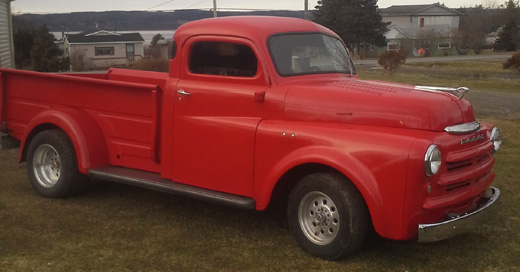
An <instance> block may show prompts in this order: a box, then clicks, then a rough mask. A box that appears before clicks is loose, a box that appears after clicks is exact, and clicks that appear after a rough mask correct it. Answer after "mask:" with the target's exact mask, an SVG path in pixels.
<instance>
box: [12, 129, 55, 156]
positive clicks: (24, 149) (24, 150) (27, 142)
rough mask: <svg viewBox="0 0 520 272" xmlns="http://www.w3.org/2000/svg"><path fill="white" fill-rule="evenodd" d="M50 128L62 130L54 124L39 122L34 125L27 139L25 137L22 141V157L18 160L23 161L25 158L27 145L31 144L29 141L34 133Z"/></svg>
mask: <svg viewBox="0 0 520 272" xmlns="http://www.w3.org/2000/svg"><path fill="white" fill-rule="evenodd" d="M51 129H59V130H62V129H61V128H60V127H58V126H56V125H54V124H49V123H47V124H41V125H38V126H37V127H35V128H34V129H33V130H32V131H31V133H29V135H28V136H27V139H25V143H24V146H23V152H22V157H21V158H20V162H25V160H26V159H27V149H28V148H29V145H30V144H31V141H32V139H33V138H34V136H36V134H38V133H40V132H42V131H45V130H51Z"/></svg>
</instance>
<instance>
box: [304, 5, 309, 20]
mask: <svg viewBox="0 0 520 272" xmlns="http://www.w3.org/2000/svg"><path fill="white" fill-rule="evenodd" d="M304 5H305V9H304V10H305V12H304V13H303V18H305V20H309V0H305V1H304Z"/></svg>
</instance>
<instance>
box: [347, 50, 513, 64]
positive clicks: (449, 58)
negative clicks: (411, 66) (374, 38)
mask: <svg viewBox="0 0 520 272" xmlns="http://www.w3.org/2000/svg"><path fill="white" fill-rule="evenodd" d="M511 55H512V53H511V52H507V53H493V54H491V55H462V56H461V55H453V56H446V57H427V58H414V57H412V58H408V59H406V63H417V62H446V61H472V60H495V59H498V60H503V59H508V58H510V57H511ZM354 64H355V65H356V66H358V67H360V66H379V65H378V64H377V60H376V59H368V60H354Z"/></svg>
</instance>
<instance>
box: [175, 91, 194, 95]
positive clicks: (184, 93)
mask: <svg viewBox="0 0 520 272" xmlns="http://www.w3.org/2000/svg"><path fill="white" fill-rule="evenodd" d="M177 93H179V94H182V95H191V93H187V92H185V91H184V90H178V91H177Z"/></svg>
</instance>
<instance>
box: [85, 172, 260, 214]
mask: <svg viewBox="0 0 520 272" xmlns="http://www.w3.org/2000/svg"><path fill="white" fill-rule="evenodd" d="M88 175H89V176H90V177H92V178H98V179H103V180H109V181H114V182H118V183H123V184H127V185H133V186H138V187H142V188H146V189H152V190H156V191H161V192H166V193H171V194H177V195H184V196H189V197H193V198H196V199H200V200H205V201H209V202H211V203H216V204H221V205H226V206H231V207H236V208H242V209H255V207H256V201H255V200H254V199H253V198H249V197H244V196H238V195H232V194H228V193H223V192H217V191H212V190H208V189H203V188H199V187H195V186H190V185H185V184H180V183H177V182H173V181H171V180H165V179H163V178H162V177H161V175H159V174H157V173H151V172H146V171H141V170H136V169H129V168H123V167H117V166H106V167H100V168H96V169H90V170H88Z"/></svg>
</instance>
